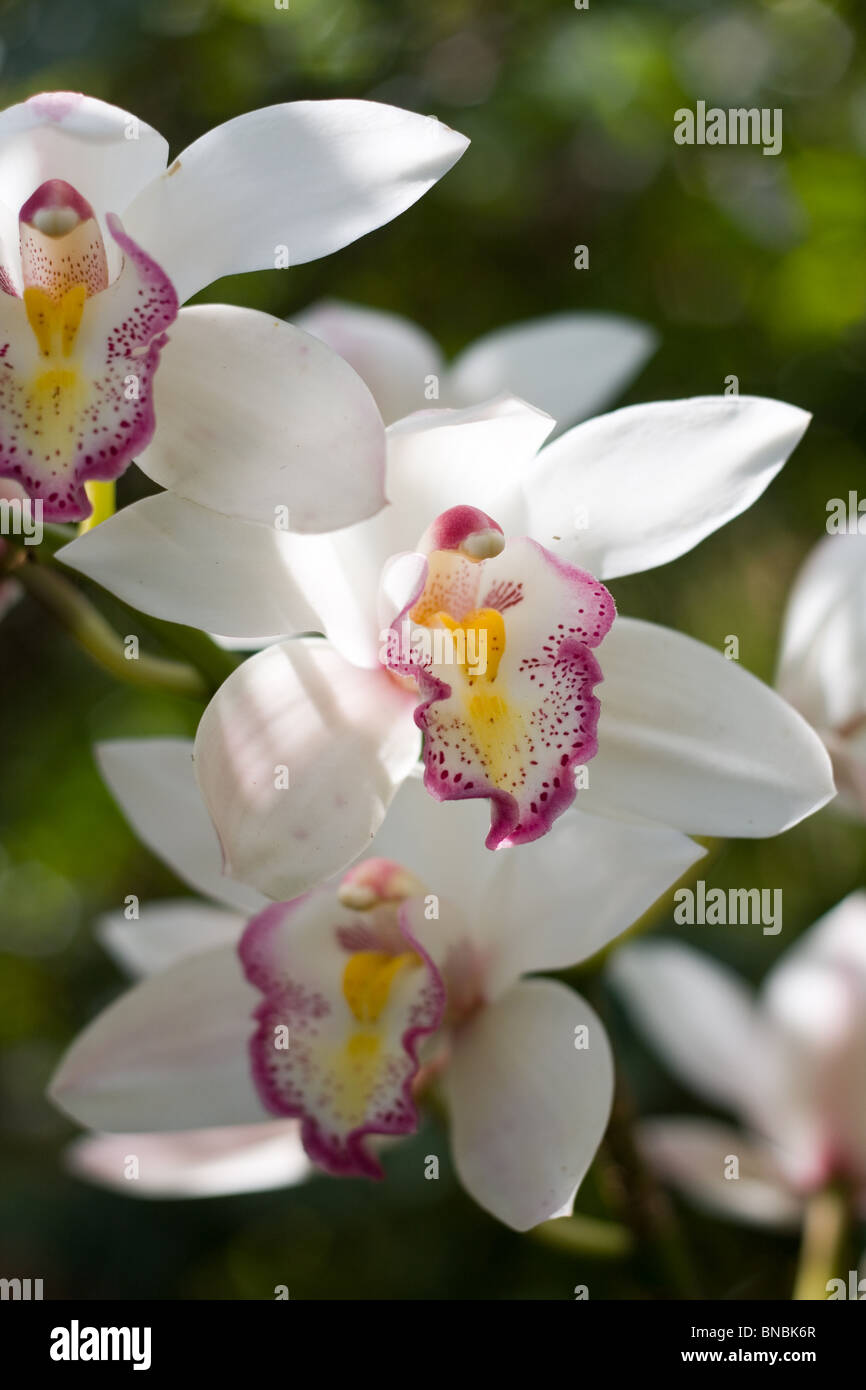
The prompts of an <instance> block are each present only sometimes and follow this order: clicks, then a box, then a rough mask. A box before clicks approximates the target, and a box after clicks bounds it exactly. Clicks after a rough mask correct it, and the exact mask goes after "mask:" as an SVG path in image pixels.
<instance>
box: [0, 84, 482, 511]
mask: <svg viewBox="0 0 866 1390" xmlns="http://www.w3.org/2000/svg"><path fill="white" fill-rule="evenodd" d="M466 143H467V142H466V141H465V140H464V139H463V137H462V136H459V135H456V134H455V133H454V132H453V131H450V130H448V129H447V128H446V127H445V126H442V125H440V124H439V123H438V122H437V121H435V120H434V119H432V118H431V117H424V116H416V115H413V114H411V113H409V112H405V111H400V110H398V109H396V108H394V107H390V106H383V105H379V104H377V103H374V102H364V101H323V102H295V103H291V104H288V105H282V106H272V107H268V108H265V109H264V110H261V111H255V112H252V113H250V114H248V115H244V116H240V117H238V118H237V119H235V120H232V121H229V122H228V123H227V124H225V125H223V126H220V127H219V128H218V129H216V130H213V131H211V132H210V133H209V134H207V135H205V136H203V137H202V138H201V139H200V140H197V141H196V142H195V143H194V144H193V145H191V146H190V147H189V149H187V150H185V151H184V152H183V153H182V154H181V155H180V156H179V157H178V158H177V159H175V160H174V162H173V163H172V164H171V165H170V167H166V166H167V164H168V146H167V144H166V142H165V140H164V139H163V138H162V136H161V135H159V134H158V133H157V132H156V131H155V130H153V129H151V127H150V126H148V125H146V124H145V123H144V122H142V121H139V120H138V119H137V118H136V117H135V116H132V115H130V114H129V113H128V112H126V111H121V110H119V109H118V108H117V107H114V106H109V105H107V104H106V103H105V102H102V101H97V100H95V99H94V98H92V97H87V96H82V95H80V94H78V93H75V92H49V93H45V94H43V95H40V96H35V97H31V98H30V99H29V100H28V101H25V102H23V103H22V104H20V105H18V106H12V107H9V108H8V109H7V110H6V111H4V112H2V113H0V291H2V293H0V341H2V357H3V366H4V372H3V378H2V390H0V477H7V478H11V479H13V480H14V481H16V482H18V483H20V484H21V485H22V486H23V487H24V488H25V490H26V491H27V493H28V494H29V495H30V496H31V497H32V498H34V499H39V500H41V501H42V503H43V508H44V517H45V520H46V521H69V520H74V519H78V518H82V517H86V516H87V515H88V513H89V511H90V501H89V500H88V495H87V486H88V484H93V483H96V482H98V481H109V480H112V479H115V478H117V477H119V476H120V474H121V473H123V471H124V470H125V468H126V467H127V465H128V464H129V463H130V462H131V461H132V459H133V458H135V459H136V461H137V462H138V463H139V465H140V467H141V468H142V469H143V470H144V472H145V473H147V475H148V476H149V477H150V478H152V479H153V481H155V482H157V483H159V484H161V485H162V486H163V487H165V488H168V489H169V490H170V491H171V492H172V493H173V494H175V495H176V496H178V497H185V498H188V499H191V500H193V501H195V502H197V503H199V504H200V505H201V506H202V508H204V509H205V510H206V511H207V510H208V509H212V511H213V512H215V513H217V514H219V515H220V517H221V519H222V520H223V521H225V518H226V517H228V518H244V519H245V520H246V521H248V522H253V523H255V522H263V523H264V524H265V525H273V524H274V508H275V507H277V506H278V507H283V508H286V509H287V510H288V514H289V525H290V527H291V528H292V529H296V530H299V531H321V530H325V529H330V528H331V527H333V526H334V525H338V526H339V525H347V524H348V523H349V522H354V521H357V520H359V519H362V518H363V517H366V516H370V515H372V514H373V512H375V511H376V510H377V509H378V507H379V506H380V505H381V503H382V501H383V494H382V490H381V441H380V433H381V422H380V419H379V416H378V411H377V410H376V409H375V407H374V404H373V402H372V400H371V399H370V395H369V392H368V391H367V390H366V388H364V387H363V384H362V383H361V382H360V381H359V379H358V378H357V377H356V375H355V374H354V373H353V372H351V371H350V370H348V369H347V367H346V364H345V363H344V362H343V361H342V359H340V358H338V357H337V356H336V354H333V353H331V352H329V351H326V350H325V349H324V348H323V346H322V344H321V343H320V342H319V341H318V340H316V339H313V338H312V337H311V336H310V335H309V334H305V333H303V332H302V331H301V330H299V329H296V328H293V327H292V326H291V325H289V324H284V323H281V322H279V321H277V320H275V319H273V318H271V317H270V316H269V315H267V314H262V313H258V312H255V311H253V310H249V309H237V308H230V307H227V306H224V305H205V306H201V307H198V308H194V309H186V310H184V311H183V312H179V306H180V305H181V304H182V303H183V302H184V301H185V300H186V299H188V298H189V297H190V296H191V295H193V294H195V293H196V292H197V291H198V290H200V289H202V288H203V287H204V286H206V285H208V284H210V283H211V282H212V281H214V280H217V279H219V278H220V277H221V276H223V275H230V274H236V273H238V272H241V271H248V270H257V269H263V268H266V267H271V268H274V267H278V266H281V265H287V264H300V263H302V262H304V261H309V260H314V259H316V258H317V257H319V256H323V255H327V254H328V253H330V252H331V251H335V250H337V249H338V248H339V247H341V246H345V245H346V244H347V243H349V242H351V241H354V240H355V239H356V238H357V237H359V236H362V235H363V234H364V233H366V232H368V231H371V230H372V229H373V228H374V227H378V226H380V225H381V224H382V223H383V222H387V221H389V220H390V219H391V218H392V217H395V216H397V215H398V214H399V213H401V212H403V211H404V210H405V209H406V208H407V207H409V206H411V204H412V203H414V202H415V201H416V200H417V199H418V198H419V197H420V196H421V195H422V194H423V193H424V192H425V191H426V190H427V189H428V188H429V187H430V186H431V184H433V183H434V182H435V181H436V180H437V179H438V178H440V177H441V175H442V174H444V173H445V172H446V170H447V169H448V168H450V166H451V165H452V164H453V163H454V162H455V160H456V159H458V158H459V156H460V154H461V153H462V152H463V150H464V148H465V146H466ZM240 465H243V466H240Z"/></svg>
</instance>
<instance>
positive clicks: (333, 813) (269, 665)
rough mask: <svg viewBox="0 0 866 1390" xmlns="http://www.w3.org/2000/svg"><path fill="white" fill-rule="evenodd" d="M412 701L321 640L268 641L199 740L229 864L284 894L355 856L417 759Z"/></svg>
mask: <svg viewBox="0 0 866 1390" xmlns="http://www.w3.org/2000/svg"><path fill="white" fill-rule="evenodd" d="M413 703H414V702H413V699H412V696H411V695H409V694H408V693H407V692H406V691H404V690H402V689H400V688H399V687H398V686H397V684H396V683H395V682H393V681H392V680H390V679H389V677H388V676H387V675H386V674H385V672H384V671H382V670H378V671H367V670H360V669H359V668H357V667H354V666H350V665H349V664H348V663H347V662H346V661H344V660H343V658H342V657H341V656H340V655H339V653H338V652H337V651H336V650H335V649H334V648H333V647H331V646H329V645H328V644H327V643H326V642H317V641H310V642H301V641H293V642H286V643H284V644H282V645H281V646H278V647H268V648H267V649H266V650H265V651H262V652H259V653H258V654H257V655H256V656H253V657H251V658H250V659H249V660H248V661H245V662H244V663H243V665H242V666H240V667H238V669H237V670H236V671H235V672H233V674H232V675H231V676H229V678H228V680H227V681H226V682H225V683H224V684H223V685H222V686H221V688H220V689H219V691H218V692H217V694H216V695H215V696H214V698H213V700H212V701H211V703H210V704H209V705H208V707H207V709H206V711H205V713H204V716H203V718H202V721H201V724H200V725H199V730H198V736H197V738H196V746H195V760H196V772H197V775H198V779H199V785H200V786H201V788H202V792H203V794H204V798H205V801H206V803H207V805H208V807H209V809H210V812H211V815H212V817H213V820H214V824H215V825H216V827H217V831H218V833H219V837H220V842H221V844H222V848H223V853H224V855H225V860H226V865H227V869H228V871H229V872H231V873H233V874H234V875H235V876H236V877H238V878H241V879H243V880H244V881H245V882H249V883H253V884H255V885H256V887H257V888H259V889H260V890H261V891H262V892H263V893H268V894H269V895H270V896H272V897H274V898H278V899H289V898H293V897H295V896H297V894H298V893H301V892H304V891H305V889H307V888H309V887H310V886H311V885H313V884H315V883H318V882H321V881H322V880H323V879H325V878H328V877H330V875H332V874H334V873H337V872H338V871H339V870H340V869H342V868H345V867H346V866H347V865H348V864H349V863H351V861H352V860H353V859H354V858H355V857H356V856H357V855H358V854H360V853H361V852H362V851H363V850H365V849H366V848H367V846H368V845H369V842H370V839H371V838H372V836H373V835H374V834H375V832H376V830H377V829H378V827H379V825H380V824H381V822H382V819H383V818H384V815H385V811H386V809H387V807H388V805H389V804H390V802H391V799H392V797H393V795H394V792H395V791H396V789H397V787H398V786H399V784H400V783H401V782H402V780H403V779H404V777H406V776H407V775H408V774H409V772H410V770H411V768H412V766H413V764H414V763H415V761H416V760H417V757H418V751H419V747H420V734H419V732H418V729H417V728H416V727H415V724H414V721H413V719H412V707H413Z"/></svg>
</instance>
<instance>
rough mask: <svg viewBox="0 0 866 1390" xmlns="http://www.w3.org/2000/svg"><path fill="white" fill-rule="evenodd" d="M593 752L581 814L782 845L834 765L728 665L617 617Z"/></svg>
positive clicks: (778, 706) (697, 647) (822, 795)
mask: <svg viewBox="0 0 866 1390" xmlns="http://www.w3.org/2000/svg"><path fill="white" fill-rule="evenodd" d="M600 662H601V667H602V672H603V676H604V682H603V684H602V685H601V686H599V688H598V694H599V698H600V700H601V717H600V719H599V723H598V749H599V751H598V753H597V755H596V757H595V758H594V759H593V761H592V762H591V763H590V764H589V785H588V787H587V788H586V790H584V791H583V792H581V808H582V809H583V810H584V811H592V812H596V813H598V812H600V813H601V814H605V815H624V816H626V817H631V818H633V819H644V820H648V821H655V822H659V823H661V824H665V825H669V826H675V827H676V828H677V829H679V830H683V831H685V832H686V833H687V834H691V835H737V836H762V835H777V834H779V833H781V831H783V830H786V829H787V828H788V827H789V826H792V825H795V824H796V823H797V822H798V821H800V820H802V819H803V817H804V816H807V815H809V814H810V813H811V812H813V811H816V810H818V808H819V807H820V806H823V805H824V804H825V802H827V801H829V799H830V798H831V797H832V796H833V795H834V793H835V788H834V786H833V780H832V773H831V768H830V760H829V758H828V756H827V753H826V750H825V749H824V746H823V744H822V743H821V741H820V739H819V738H818V736H817V735H816V734H815V733H814V731H813V730H812V729H811V728H810V727H809V725H808V724H807V723H806V722H805V720H803V719H802V718H801V717H800V715H798V714H797V713H796V711H795V710H793V709H792V708H791V706H790V705H788V704H786V703H785V701H784V700H782V699H781V698H780V697H779V696H778V695H777V694H776V693H775V692H774V691H772V690H770V689H769V687H768V686H765V685H763V684H762V683H761V682H760V681H759V680H757V679H756V678H755V677H754V676H752V675H750V674H749V673H748V672H747V671H744V670H742V669H741V668H740V667H739V666H738V665H737V663H736V662H735V661H728V660H726V659H725V657H723V656H722V654H721V652H716V651H714V650H713V649H712V648H710V647H707V646H704V645H703V644H702V643H700V642H696V641H694V639H693V638H691V637H685V636H683V635H682V634H680V633H677V632H674V631H672V630H671V629H669V628H664V627H657V626H655V625H654V624H652V623H645V622H638V621H636V620H635V619H630V618H617V620H616V622H615V623H614V625H613V627H612V628H611V630H610V632H609V633H608V635H607V637H606V638H605V640H604V644H603V646H602V648H601V651H600Z"/></svg>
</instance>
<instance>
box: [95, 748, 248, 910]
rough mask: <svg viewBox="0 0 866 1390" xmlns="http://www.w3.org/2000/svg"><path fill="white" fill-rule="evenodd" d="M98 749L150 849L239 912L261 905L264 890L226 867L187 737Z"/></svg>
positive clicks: (113, 788) (108, 779)
mask: <svg viewBox="0 0 866 1390" xmlns="http://www.w3.org/2000/svg"><path fill="white" fill-rule="evenodd" d="M95 752H96V759H97V762H98V763H99V769H100V771H101V773H102V776H103V778H104V780H105V783H106V785H107V786H108V789H109V791H110V792H111V794H112V796H113V797H114V798H115V800H116V801H117V802H118V804H119V806H120V808H121V810H122V811H123V813H124V815H125V816H126V818H127V820H128V821H129V823H130V825H131V826H132V828H133V830H134V831H135V832H136V834H137V835H138V836H139V838H140V839H142V840H143V841H144V843H145V844H146V845H147V847H148V849H152V850H153V852H154V854H157V855H159V857H160V859H162V860H164V862H165V863H166V864H168V865H169V867H170V868H171V869H173V870H174V872H175V873H176V874H177V875H178V877H179V878H181V879H183V881H184V883H188V884H189V885H190V887H191V888H195V889H197V890H198V891H199V892H200V893H204V895H205V896H206V897H209V898H214V899H215V900H216V901H217V902H220V903H225V904H227V905H228V906H229V907H233V908H237V909H238V911H240V912H244V913H253V912H257V911H258V909H259V908H260V907H261V906H262V903H263V899H262V898H261V896H260V895H259V894H258V893H256V892H255V890H254V889H252V888H249V887H247V886H245V885H244V884H242V883H236V882H233V881H232V880H231V879H230V878H226V877H225V875H224V874H223V872H222V857H221V855H220V849H219V842H218V840H217V837H216V832H215V831H214V828H213V825H212V824H211V821H210V818H209V816H208V813H207V810H206V808H205V804H204V802H203V801H202V798H201V793H200V792H199V789H198V784H197V783H196V779H195V772H194V770H193V761H192V754H193V745H192V743H191V742H190V741H189V740H188V739H173V738H171V739H113V740H111V741H109V742H106V743H100V744H98V745H97V747H96V750H95Z"/></svg>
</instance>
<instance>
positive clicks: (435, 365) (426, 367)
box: [292, 299, 498, 425]
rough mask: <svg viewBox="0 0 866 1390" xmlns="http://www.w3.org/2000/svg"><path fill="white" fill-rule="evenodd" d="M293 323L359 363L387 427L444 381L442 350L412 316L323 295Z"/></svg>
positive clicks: (421, 405) (424, 403) (425, 403)
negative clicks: (390, 312) (389, 312)
mask: <svg viewBox="0 0 866 1390" xmlns="http://www.w3.org/2000/svg"><path fill="white" fill-rule="evenodd" d="M292 322H293V323H295V324H296V325H297V327H298V328H303V329H304V331H305V332H306V333H312V334H313V335H314V337H316V338H321V340H322V342H323V343H327V344H328V347H330V348H333V350H334V352H338V353H339V354H340V356H341V357H344V358H345V359H346V361H347V362H348V363H349V364H350V366H352V367H354V369H355V371H356V372H357V373H358V375H359V376H360V377H363V379H364V381H366V383H367V385H368V386H369V388H370V390H371V391H372V393H373V396H374V398H375V401H376V404H377V405H378V407H379V409H380V411H381V412H382V418H383V420H384V421H385V423H386V424H387V425H390V424H391V423H392V421H394V420H400V419H402V417H403V416H404V415H411V414H412V412H413V411H415V410H426V409H428V408H429V407H430V404H431V397H430V395H429V394H425V392H426V391H428V389H432V388H433V387H434V386H435V387H437V388H438V386H439V384H440V382H441V379H442V377H443V375H444V367H443V362H442V354H441V353H440V351H439V348H438V347H437V345H436V343H435V342H434V341H433V339H432V338H431V337H430V335H429V333H425V332H424V331H423V329H421V328H418V327H417V326H416V325H415V324H414V323H412V322H411V321H410V320H409V319H406V318H403V317H402V315H400V314H388V313H384V312H383V311H382V310H380V309H367V308H363V307H362V306H361V305H358V304H344V303H342V302H341V301H340V300H338V299H323V300H320V301H319V303H318V304H313V305H311V306H310V308H309V309H306V310H304V311H303V313H300V314H293V315H292ZM497 389H498V388H497ZM495 394H496V392H495V390H494V391H488V392H485V393H484V395H485V396H487V395H489V396H492V395H495ZM433 399H434V400H435V399H436V398H435V397H434V398H433ZM476 399H479V400H480V399H481V397H480V396H479V397H476Z"/></svg>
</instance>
